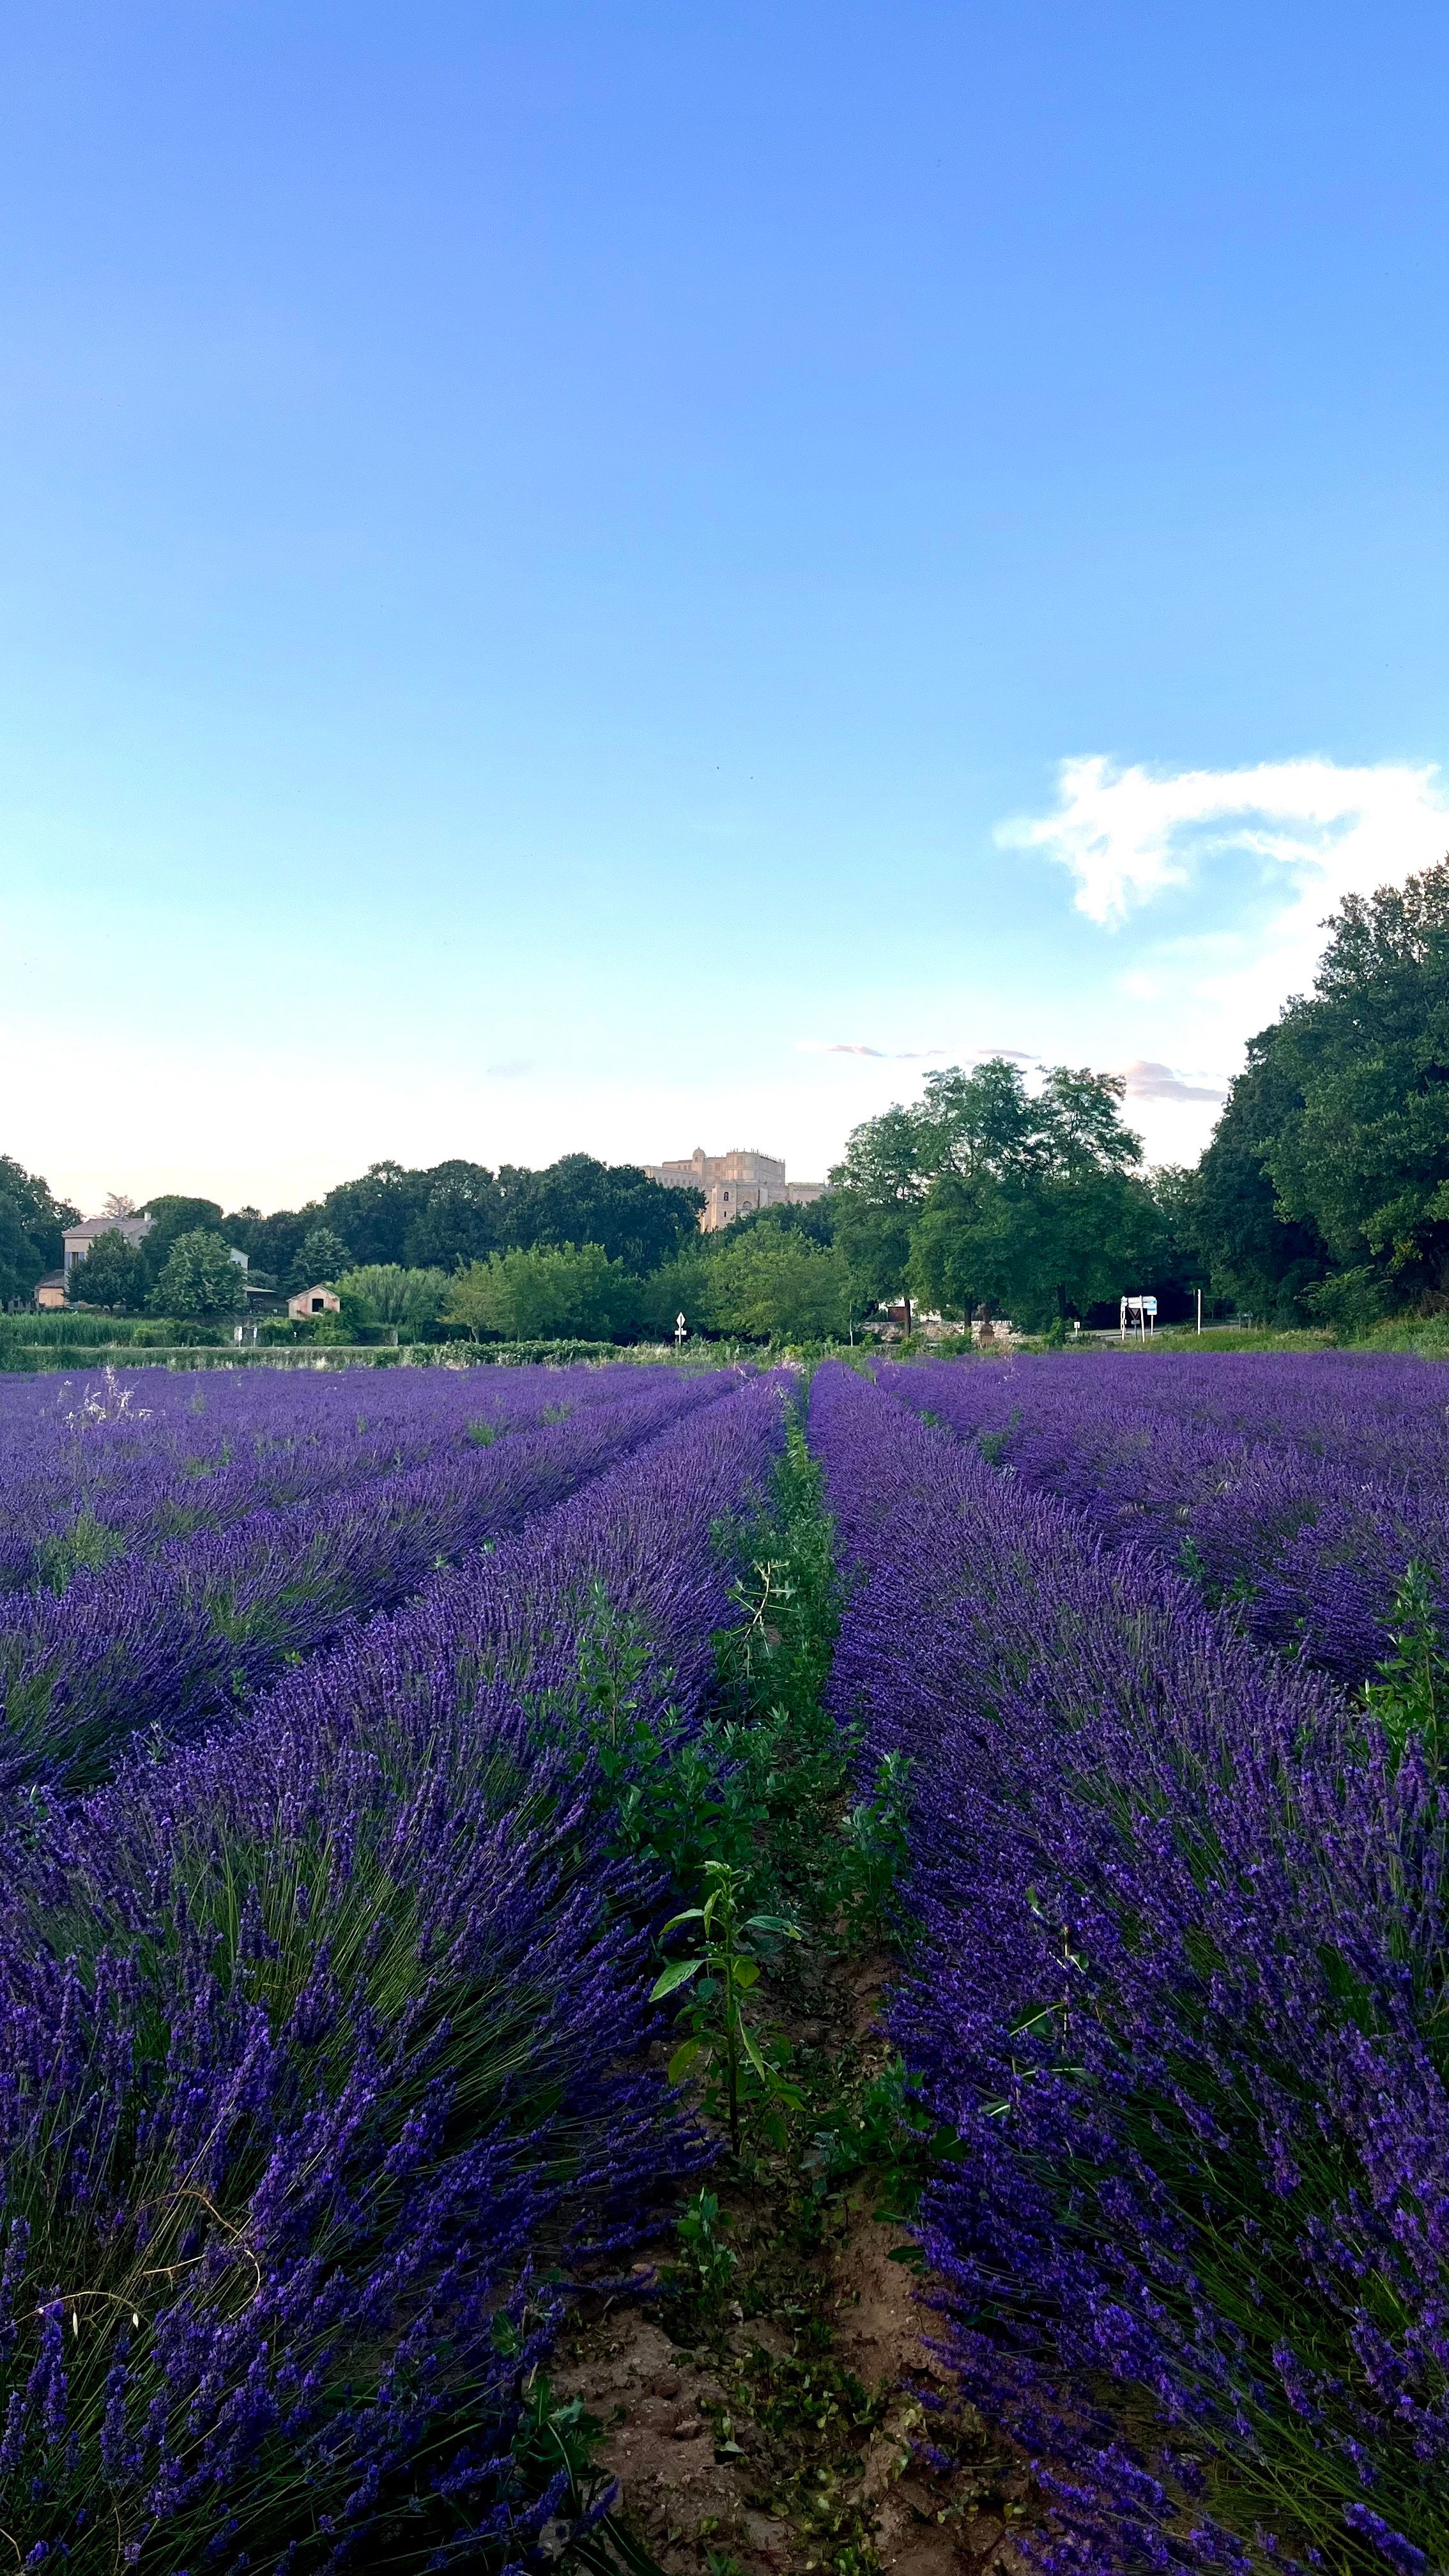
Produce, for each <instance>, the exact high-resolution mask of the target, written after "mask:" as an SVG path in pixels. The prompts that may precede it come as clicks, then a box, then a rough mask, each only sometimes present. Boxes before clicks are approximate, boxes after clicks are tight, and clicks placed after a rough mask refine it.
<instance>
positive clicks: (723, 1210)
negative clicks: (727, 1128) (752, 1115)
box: [644, 1145, 826, 1234]
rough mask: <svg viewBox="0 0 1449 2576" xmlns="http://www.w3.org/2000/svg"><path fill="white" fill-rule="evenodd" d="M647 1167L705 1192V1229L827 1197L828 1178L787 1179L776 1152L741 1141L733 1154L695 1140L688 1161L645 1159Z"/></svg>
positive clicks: (655, 1176) (664, 1179)
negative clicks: (713, 1150)
mask: <svg viewBox="0 0 1449 2576" xmlns="http://www.w3.org/2000/svg"><path fill="white" fill-rule="evenodd" d="M644 1169H645V1171H646V1172H647V1173H648V1175H649V1178H650V1179H651V1181H658V1182H660V1183H661V1184H662V1186H663V1187H664V1188H665V1189H667V1190H701V1191H702V1192H703V1193H704V1207H703V1210H702V1212H701V1215H700V1220H699V1230H700V1232H701V1234H717V1233H718V1232H719V1230H720V1227H721V1226H725V1225H733V1224H734V1221H735V1219H736V1217H738V1216H749V1215H750V1214H751V1213H752V1212H753V1211H754V1209H756V1208H762V1207H808V1206H809V1205H810V1202H811V1200H812V1199H823V1198H824V1196H825V1189H826V1184H825V1183H824V1181H787V1180H786V1178H785V1166H784V1164H783V1162H781V1161H780V1160H779V1159H778V1157H777V1156H776V1155H774V1154H757V1153H755V1152H754V1151H752V1150H751V1151H743V1150H741V1149H740V1148H738V1147H736V1149H735V1150H734V1151H733V1152H732V1153H729V1154H707V1153H706V1152H705V1150H704V1147H703V1146H702V1145H696V1146H695V1149H694V1152H693V1153H692V1154H691V1155H690V1157H689V1160H688V1162H683V1163H646V1164H645V1166H644Z"/></svg>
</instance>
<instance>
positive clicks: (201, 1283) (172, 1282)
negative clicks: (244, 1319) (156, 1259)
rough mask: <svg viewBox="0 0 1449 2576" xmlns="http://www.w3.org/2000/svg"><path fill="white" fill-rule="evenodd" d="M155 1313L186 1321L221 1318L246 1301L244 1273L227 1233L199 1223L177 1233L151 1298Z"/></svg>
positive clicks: (239, 1312)
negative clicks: (220, 1232)
mask: <svg viewBox="0 0 1449 2576" xmlns="http://www.w3.org/2000/svg"><path fill="white" fill-rule="evenodd" d="M147 1303H148V1305H149V1306H150V1309H151V1312H152V1314H153V1315H172V1316H175V1317H176V1318H177V1319H178V1320H179V1321H181V1322H183V1323H212V1322H221V1321H224V1320H225V1318H226V1317H227V1316H229V1315H239V1314H241V1312H242V1311H243V1308H244V1307H245V1305H246V1287H245V1284H244V1281H243V1277H242V1273H241V1271H240V1269H239V1268H238V1267H237V1264H236V1263H235V1262H234V1261H233V1259H232V1257H231V1249H230V1246H229V1245H228V1243H227V1239H226V1237H225V1235H224V1234H218V1233H215V1232H213V1231H212V1230H211V1229H210V1228H208V1227H205V1226H198V1227H197V1228H195V1230H194V1231H193V1232H192V1233H190V1234H180V1235H178V1236H177V1237H176V1240H175V1242H174V1243H173V1244H172V1246H171V1249H170V1251H169V1252H168V1253H167V1255H166V1259H165V1261H164V1262H163V1263H162V1266H161V1269H160V1272H159V1274H158V1276H157V1279H156V1284H155V1286H154V1288H153V1289H152V1291H151V1294H150V1297H149V1298H148V1300H147Z"/></svg>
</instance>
